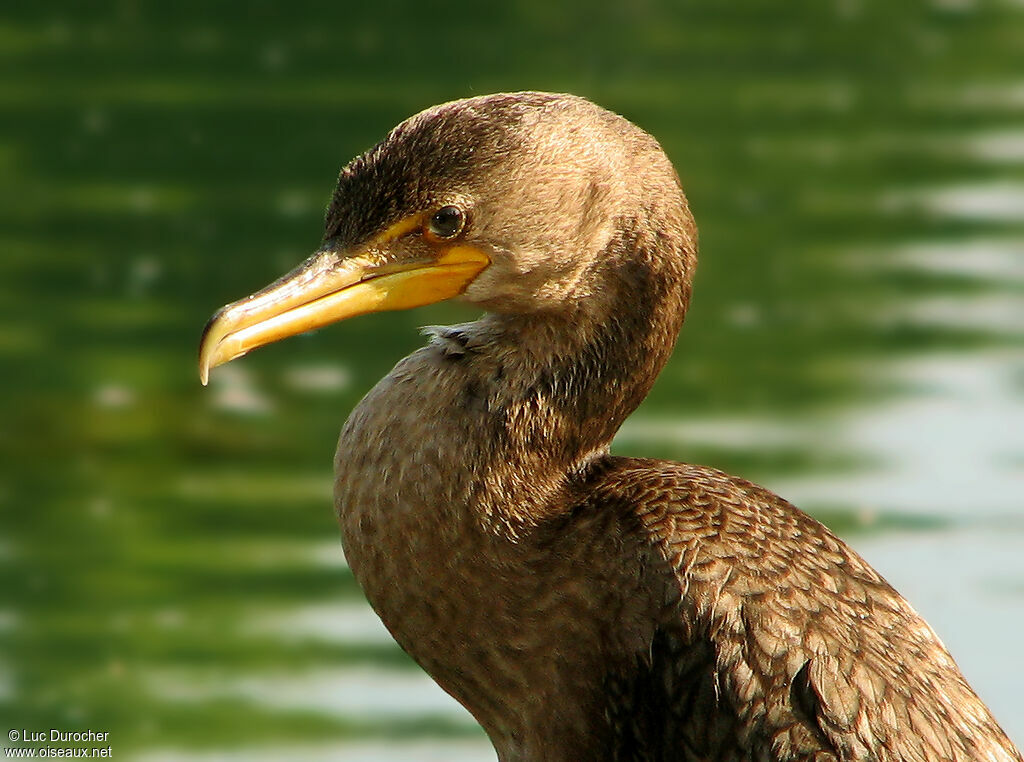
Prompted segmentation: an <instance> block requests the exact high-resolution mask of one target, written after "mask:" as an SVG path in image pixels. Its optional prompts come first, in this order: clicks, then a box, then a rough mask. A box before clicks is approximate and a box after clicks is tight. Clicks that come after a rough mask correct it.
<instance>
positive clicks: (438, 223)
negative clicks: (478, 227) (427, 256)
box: [427, 206, 466, 238]
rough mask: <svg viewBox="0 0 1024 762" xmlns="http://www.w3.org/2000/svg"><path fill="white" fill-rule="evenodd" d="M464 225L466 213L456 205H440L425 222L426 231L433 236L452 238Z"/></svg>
mask: <svg viewBox="0 0 1024 762" xmlns="http://www.w3.org/2000/svg"><path fill="white" fill-rule="evenodd" d="M465 226H466V213H465V212H463V211H462V210H461V209H459V207H457V206H442V207H441V208H440V209H438V210H437V211H436V212H434V214H433V215H432V216H431V218H430V222H428V223H427V232H429V233H430V235H431V236H433V237H434V238H454V237H455V236H457V235H458V234H459V233H461V232H462V229H463V228H464V227H465Z"/></svg>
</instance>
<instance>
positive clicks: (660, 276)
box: [201, 93, 1021, 762]
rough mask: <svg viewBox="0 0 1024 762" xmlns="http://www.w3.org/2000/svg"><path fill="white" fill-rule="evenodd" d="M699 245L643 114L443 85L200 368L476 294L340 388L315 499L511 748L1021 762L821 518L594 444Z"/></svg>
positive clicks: (211, 335)
mask: <svg viewBox="0 0 1024 762" xmlns="http://www.w3.org/2000/svg"><path fill="white" fill-rule="evenodd" d="M453 210H454V211H453ZM695 266H696V230H695V227H694V224H693V220H692V217H691V216H690V212H689V210H688V208H687V205H686V201H685V199H684V197H683V194H682V191H681V190H680V188H679V184H678V180H677V178H676V175H675V172H674V170H673V169H672V166H671V164H670V163H669V161H668V159H667V158H666V157H665V155H664V153H663V152H662V150H661V148H660V147H659V146H658V144H657V143H656V142H655V141H654V140H653V139H652V138H651V137H650V136H648V135H647V134H646V133H644V132H643V131H641V130H640V129H638V128H637V127H635V126H633V125H632V124H630V123H629V122H627V121H626V120H624V119H622V118H621V117H618V116H615V115H613V114H611V113H609V112H607V111H604V110H602V109H600V108H598V107H596V106H594V105H593V104H591V103H589V102H587V101H585V100H583V99H581V98H576V97H572V96H564V95H549V94H543V93H517V94H510V95H494V96H486V97H481V98H474V99H470V100H465V101H458V102H454V103H449V104H445V105H442V106H438V107H435V108H432V109H429V110H427V111H425V112H423V113H421V114H419V115H417V116H414V117H412V118H411V119H409V120H408V121H406V122H404V123H403V124H401V125H399V126H398V127H396V128H395V130H393V131H392V133H391V134H390V135H389V136H388V137H387V138H386V139H385V140H384V141H383V142H382V143H380V144H379V145H378V146H376V147H375V148H373V149H371V150H370V151H369V152H367V153H366V154H365V155H363V156H361V157H359V158H357V159H355V160H354V161H353V162H352V163H351V164H350V165H349V166H348V167H346V168H345V169H344V170H342V173H341V176H340V178H339V182H338V187H337V190H336V191H335V194H334V198H333V202H332V204H331V207H330V210H329V211H328V215H327V229H326V235H325V240H324V245H323V247H322V249H321V250H320V251H319V252H317V254H315V255H314V256H313V257H312V258H311V259H310V260H309V261H308V262H307V263H305V264H304V265H303V266H302V267H300V268H299V269H298V270H296V271H295V272H294V273H292V274H290V275H289V276H287V277H286V278H285V279H282V280H281V281H279V282H277V283H275V284H274V285H273V286H271V287H269V288H268V289H266V290H265V291H264V292H261V293H260V294H258V295H255V296H254V297H251V298H250V299H247V300H243V301H242V302H238V303H236V304H235V305H231V306H229V307H227V308H225V309H224V310H222V311H221V312H220V313H218V315H216V316H215V317H214V319H213V320H212V321H211V323H210V325H209V326H208V327H207V332H206V334H205V335H204V341H203V346H202V349H201V358H202V359H201V365H202V374H203V377H204V379H205V375H206V373H207V371H208V369H209V368H210V367H212V366H214V365H217V364H219V363H221V362H226V361H228V360H230V359H231V358H232V357H235V356H238V355H240V354H244V353H245V352H247V351H249V350H250V349H253V348H255V347H256V346H259V345H261V344H264V343H267V342H268V341H272V340H275V339H277V338H281V337H283V336H285V335H290V334H292V333H296V332H299V331H301V330H307V329H309V328H311V327H317V326H320V325H324V324H326V323H328V322H332V321H333V320H336V319H341V318H344V317H348V316H351V315H354V314H360V313H363V312H369V311H374V310H380V309H397V308H404V307H409V306H415V305H417V304H424V303H427V302H430V301H437V300H438V299H443V298H448V297H451V296H459V297H460V298H461V299H462V300H464V301H467V302H469V303H471V304H476V305H479V306H481V307H482V308H484V309H485V311H486V313H485V315H484V316H483V317H482V318H481V319H479V320H477V321H475V322H472V323H468V324H465V325H459V326H453V327H446V328H431V329H428V332H429V335H430V337H431V338H430V342H429V344H428V345H427V346H425V347H424V348H422V349H420V350H419V351H417V352H415V353H413V354H412V355H411V356H409V357H407V358H405V359H404V360H402V361H401V362H399V363H398V365H397V366H396V367H395V368H394V370H392V371H391V373H389V374H388V375H387V377H385V378H384V379H383V380H382V381H381V382H380V383H379V384H377V386H376V387H374V389H373V390H372V391H370V392H369V394H367V396H366V397H365V399H363V401H362V402H361V403H360V404H359V405H358V406H357V407H356V408H355V410H354V411H353V412H352V414H351V416H350V417H349V419H348V421H347V423H346V424H345V427H344V429H343V431H342V433H341V438H340V441H339V444H338V454H337V458H336V473H337V478H336V483H335V496H336V507H337V511H338V517H339V521H340V524H341V528H342V533H343V538H344V544H345V552H346V555H347V558H348V560H349V563H350V565H351V567H352V571H353V573H354V574H355V575H356V578H357V579H358V580H359V583H360V584H361V585H362V587H363V589H364V590H365V592H366V595H367V597H368V599H369V600H370V603H371V604H372V605H373V607H374V608H375V610H376V611H377V612H378V614H379V615H380V617H381V619H383V621H384V623H385V624H386V625H387V627H388V629H389V630H390V631H391V633H392V634H393V635H394V637H395V639H396V640H397V641H398V642H399V643H400V644H401V646H402V647H403V648H404V649H405V650H406V651H408V652H409V653H410V654H411V655H412V656H413V658H415V659H416V660H417V661H418V662H419V663H420V664H421V665H422V666H423V667H424V669H426V670H427V672H429V673H430V675H431V676H432V677H433V678H434V679H435V680H436V681H437V682H438V683H439V684H440V685H441V686H442V687H443V688H444V689H445V690H447V691H448V692H449V693H451V694H452V695H453V696H454V697H455V698H456V699H458V700H459V701H460V702H461V703H462V704H463V705H465V706H466V707H467V708H468V709H469V711H470V712H472V713H473V715H474V716H475V717H476V719H477V720H478V721H479V722H480V723H481V725H483V727H484V729H485V730H486V731H487V733H488V735H489V736H490V738H491V740H492V742H493V743H494V746H495V748H496V749H497V752H498V756H499V758H500V759H501V760H502V761H503V762H512V761H513V760H584V759H586V760H637V761H639V760H778V761H779V762H781V761H782V760H879V761H880V762H886V761H890V760H893V761H894V760H902V761H910V760H918V761H920V762H924V761H925V760H929V761H931V760H950V761H953V760H956V761H957V762H967V760H990V761H992V762H996V761H999V760H1017V761H1018V762H1020V760H1021V757H1020V755H1019V753H1018V752H1017V751H1016V750H1015V749H1014V748H1013V746H1012V744H1011V743H1010V742H1009V740H1008V739H1007V738H1006V736H1005V735H1004V733H1003V732H1002V731H1001V730H1000V728H999V727H998V725H997V724H996V722H995V720H994V719H993V718H992V716H991V715H990V714H989V712H988V710H987V709H986V708H985V706H984V704H982V702H981V701H980V700H979V699H978V698H977V696H976V695H975V694H974V693H973V691H972V690H971V688H970V687H969V686H968V685H967V683H966V682H965V681H964V678H963V677H962V676H961V674H960V672H959V670H958V669H957V667H956V664H955V663H954V662H953V659H952V658H951V657H950V656H949V654H948V653H947V652H946V650H945V648H944V647H943V646H942V644H941V643H940V642H939V639H938V638H937V637H936V635H935V633H934V632H933V631H932V630H931V629H930V628H929V627H928V625H927V624H926V623H925V622H924V621H923V620H922V619H921V618H920V617H919V616H918V615H917V614H916V613H915V612H914V611H913V609H912V608H911V607H910V605H909V604H908V603H907V602H906V601H905V600H904V599H903V598H902V597H900V595H899V594H898V593H897V592H896V591H894V590H893V589H892V588H891V587H889V585H888V584H886V582H885V581H884V580H883V579H882V578H881V577H880V576H879V575H878V574H877V573H876V572H875V571H874V570H873V569H872V568H871V567H870V566H868V565H867V564H866V563H865V562H864V561H863V560H862V559H861V558H860V557H859V556H858V555H857V554H856V553H855V552H854V551H852V550H851V549H850V548H849V547H847V546H846V545H845V544H844V543H843V542H842V541H841V540H839V539H838V538H837V537H835V535H833V534H832V533H831V532H830V531H829V530H827V529H826V528H825V527H823V526H822V525H821V524H819V523H818V522H816V521H814V520H813V519H811V518H810V517H808V516H806V515H805V514H803V513H801V512H800V511H799V510H797V509H796V508H794V507H793V506H792V505H790V504H789V503H787V502H785V501H784V500H782V499H781V498H779V497H777V496H775V495H774V494H772V493H771V492H768V491H767V490H765V489H763V488H761V487H758V486H756V485H754V484H751V483H749V482H746V481H743V480H742V479H738V478H735V477H732V476H728V475H726V474H723V473H721V472H719V471H715V470H713V469H709V468H704V467H700V466H692V465H685V464H678V463H669V462H664V461H652V460H640V459H633V458H620V457H613V456H611V455H609V453H608V446H609V443H610V441H611V439H612V437H613V436H614V434H615V432H616V430H617V429H618V428H619V426H620V425H621V423H622V421H623V420H624V419H625V418H626V416H627V415H629V413H630V412H632V411H633V410H634V409H635V408H636V406H637V405H638V404H639V403H640V401H641V400H642V399H643V398H644V396H645V395H646V394H647V392H648V390H649V389H650V387H651V384H652V383H653V382H654V379H655V377H656V375H657V374H658V372H659V371H660V370H661V368H662V366H663V365H664V364H665V362H666V361H667V359H668V357H669V354H670V353H671V351H672V347H673V344H674V342H675V338H676V335H677V333H678V331H679V328H680V326H681V324H682V320H683V315H684V313H685V310H686V306H687V303H688V301H689V295H690V285H691V280H692V277H693V273H694V268H695ZM282 320H283V321H284V322H283V323H282V322H281V321H282Z"/></svg>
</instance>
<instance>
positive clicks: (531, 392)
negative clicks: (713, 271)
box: [335, 258, 689, 759]
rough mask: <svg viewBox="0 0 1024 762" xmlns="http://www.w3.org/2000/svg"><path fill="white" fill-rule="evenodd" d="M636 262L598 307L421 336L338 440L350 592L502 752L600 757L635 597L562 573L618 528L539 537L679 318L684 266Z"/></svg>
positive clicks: (598, 562) (608, 549) (601, 551)
mask: <svg viewBox="0 0 1024 762" xmlns="http://www.w3.org/2000/svg"><path fill="white" fill-rule="evenodd" d="M634 261H635V262H637V263H638V264H636V265H635V266H633V267H630V268H628V269H626V270H624V271H619V272H618V273H617V277H615V278H614V279H612V280H610V281H606V282H608V283H612V284H614V287H609V288H606V289H604V291H603V294H604V298H603V305H604V306H603V307H602V308H600V309H598V308H595V307H594V305H595V304H596V303H597V300H595V301H593V302H590V303H586V302H583V303H581V304H580V305H579V306H577V307H576V308H575V309H570V310H564V311H561V312H558V313H531V314H528V315H522V314H519V315H500V314H489V315H487V316H485V317H484V318H482V319H481V320H479V321H476V322H475V323H470V324H466V325H461V326H452V327H447V328H434V329H430V330H429V333H430V334H431V337H432V340H431V342H430V344H429V345H428V346H427V347H424V348H423V349H420V350H419V351H417V352H415V353H414V354H412V355H410V356H409V357H407V358H405V359H404V360H402V361H401V362H400V363H399V364H398V365H397V366H396V367H395V368H394V370H393V371H392V372H391V373H390V374H388V376H387V377H385V378H384V379H383V380H382V381H381V382H380V383H379V384H378V385H377V386H376V387H374V389H373V390H371V392H370V393H369V394H368V395H367V396H366V398H364V400H363V401H362V402H361V403H360V404H359V405H358V406H357V408H356V409H355V410H354V411H353V412H352V415H351V416H350V417H349V420H348V421H347V422H346V424H345V427H344V429H343V431H342V434H341V438H340V440H339V444H338V454H337V458H336V462H335V468H336V482H335V501H336V508H337V511H338V517H339V521H340V523H341V528H342V535H343V542H344V547H345V553H346V557H347V559H348V561H349V565H350V566H351V568H352V571H353V573H354V575H355V576H356V579H357V580H358V581H359V583H360V585H361V586H362V587H363V589H364V591H365V593H366V595H367V598H368V599H369V601H370V603H371V604H372V605H373V607H374V608H375V609H376V611H377V613H378V614H379V615H380V617H381V619H382V620H383V621H384V623H385V625H386V626H387V627H388V629H389V630H390V631H391V633H392V634H393V635H394V636H395V639H396V640H397V641H398V642H399V643H400V644H401V645H402V647H403V648H405V649H406V650H407V651H408V652H409V653H410V654H411V655H412V656H413V657H414V658H415V659H416V660H417V661H418V662H419V663H420V664H421V665H422V666H423V667H424V668H425V669H426V670H427V671H428V672H429V673H430V674H431V675H432V676H433V677H434V679H435V680H436V681H437V682H438V683H440V684H441V685H442V686H443V687H444V688H445V689H446V690H447V691H449V692H450V693H451V694H452V695H454V696H455V697H456V698H457V699H458V700H459V701H460V702H462V703H463V704H464V705H465V706H466V707H467V708H468V709H469V710H470V711H471V712H472V713H473V714H474V715H475V716H476V718H477V719H478V720H479V721H480V722H481V724H482V725H483V726H484V727H485V728H486V729H487V731H488V733H489V734H490V735H491V737H492V739H493V740H495V743H496V745H499V746H500V744H502V743H508V744H512V745H515V744H517V743H519V742H520V741H521V740H522V739H523V738H525V737H527V735H529V734H530V733H533V734H536V733H540V732H547V731H544V730H538V728H548V730H550V731H551V733H552V734H555V735H558V734H561V736H564V739H563V742H564V743H565V744H568V746H567V748H577V749H581V748H584V746H585V744H587V743H594V744H598V743H599V742H600V741H599V739H600V737H601V736H600V733H599V732H598V731H597V730H595V729H594V727H592V725H593V723H594V722H597V723H598V725H600V724H601V723H602V722H603V720H601V718H602V717H603V713H602V710H601V709H600V701H601V698H600V692H601V685H600V676H599V672H600V669H601V668H602V667H601V664H600V654H599V649H600V647H602V646H601V644H607V643H608V641H609V635H608V633H609V631H610V630H612V629H615V628H616V627H617V626H618V624H617V623H616V622H615V621H614V620H615V618H616V617H617V616H619V615H621V612H622V611H623V610H624V607H625V606H627V605H635V606H639V605H645V604H644V602H643V601H641V598H642V596H641V595H640V594H639V593H636V594H628V595H626V596H625V599H626V600H625V602H621V601H611V600H610V598H609V596H611V595H612V592H610V591H616V590H625V591H628V590H630V587H629V584H628V582H624V581H621V580H613V581H609V580H601V579H600V578H599V576H600V575H598V576H595V577H594V578H593V579H591V578H590V577H587V580H588V581H587V583H586V584H575V585H574V584H572V580H573V579H574V578H575V577H576V576H577V575H576V573H575V572H573V571H572V568H571V567H573V566H575V565H578V566H579V568H593V569H597V568H600V567H601V566H602V565H603V564H605V563H606V562H607V558H608V557H610V556H611V555H612V554H613V553H615V552H619V551H621V550H622V549H621V547H618V546H616V545H615V544H614V539H615V538H616V537H619V536H621V534H622V533H621V532H617V531H612V530H611V529H609V528H608V527H605V526H604V525H603V524H602V523H601V522H606V521H612V520H613V518H614V517H612V516H610V515H609V516H607V517H606V516H597V517H595V518H594V526H593V527H591V529H590V530H588V531H587V532H585V533H584V535H583V536H577V535H579V530H577V531H576V533H575V534H573V536H571V537H569V536H565V533H563V532H561V531H557V530H556V529H552V528H553V527H555V528H557V527H558V526H561V525H562V524H563V523H565V522H567V521H569V520H570V517H571V516H572V515H573V511H574V510H575V509H576V508H577V507H578V506H579V503H580V497H579V496H580V494H582V493H584V492H585V491H586V490H585V482H586V480H587V479H588V478H590V475H592V472H596V471H599V470H600V468H601V466H600V463H601V462H602V461H601V459H600V455H602V454H603V453H605V452H607V448H608V445H609V443H610V442H611V439H612V437H613V436H614V434H615V432H616V430H617V429H618V427H619V425H620V424H621V423H622V421H623V420H624V419H625V418H626V416H627V415H628V414H629V413H630V412H631V411H632V410H633V409H634V408H635V407H636V406H637V405H638V404H639V403H640V402H641V400H642V399H643V398H644V396H645V395H646V394H647V392H648V390H649V389H650V387H651V385H652V383H653V382H654V379H655V377H656V376H657V374H658V371H659V370H660V369H661V368H662V366H663V365H664V364H665V362H666V361H667V359H668V357H669V355H670V354H671V351H672V346H673V343H674V340H675V337H676V335H677V333H678V329H679V327H680V324H681V322H682V318H683V313H684V311H685V306H686V301H687V297H688V294H689V282H688V280H687V279H686V278H685V277H684V276H683V269H682V268H678V269H676V268H670V269H669V271H668V272H664V271H662V272H658V271H656V270H655V269H654V264H655V263H652V262H649V261H648V260H646V259H645V258H638V259H635V260H634ZM627 307H628V309H627ZM562 543H564V544H565V545H564V547H562V545H561V544H562ZM607 543H611V545H608V544H607ZM554 545H558V547H559V548H562V549H561V550H559V549H557V548H556V549H554V550H553V549H552V548H553V546H554ZM574 549H582V550H581V551H580V552H585V553H590V554H592V556H587V558H585V559H577V558H576V557H575V555H574V554H576V553H577V550H574ZM602 559H603V560H602ZM611 567H612V568H616V565H615V564H614V563H613V564H611ZM577 581H578V580H577ZM620 582H621V583H622V584H620ZM632 582H633V583H634V584H635V582H636V580H635V579H634V580H632ZM566 600H569V601H574V602H575V603H573V605H572V606H571V607H570V608H571V609H572V610H573V611H575V612H576V614H577V615H576V616H574V617H572V619H571V621H563V622H561V624H559V625H558V626H559V627H562V629H563V630H564V632H563V635H565V636H566V637H567V638H568V639H569V640H568V641H567V642H571V643H574V644H576V645H575V646H574V647H573V648H571V649H569V650H567V651H566V652H565V653H563V654H562V655H561V656H560V657H559V658H557V659H553V658H552V655H551V647H550V643H549V639H550V637H551V629H550V628H551V623H552V620H553V617H554V616H556V614H557V612H558V611H559V606H560V605H561V604H560V603H559V602H561V603H564V602H565V601H566ZM549 604H550V606H554V608H550V607H549ZM617 612H618V613H617ZM577 646H578V647H577ZM595 660H597V661H595ZM541 693H542V694H543V695H541ZM583 696H586V700H585V701H584V700H582V699H581V697H583ZM552 706H561V707H563V709H562V710H561V711H560V713H559V714H558V722H557V723H554V720H552V719H551V718H550V717H548V718H547V719H545V717H546V716H547V715H549V714H550V707H552ZM570 715H571V716H570ZM552 723H554V725H552ZM549 725H551V726H552V727H550V728H549V727H548V726H549ZM555 725H557V727H555ZM569 729H571V732H570V730H569ZM556 731H557V733H556ZM552 737H554V736H552ZM499 739H505V740H504V741H501V740H499ZM510 739H511V740H510ZM516 739H519V740H516ZM584 756H586V755H584ZM502 758H503V759H505V758H508V759H513V758H518V757H517V756H516V755H514V754H512V753H503V754H502ZM593 758H596V757H593Z"/></svg>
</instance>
